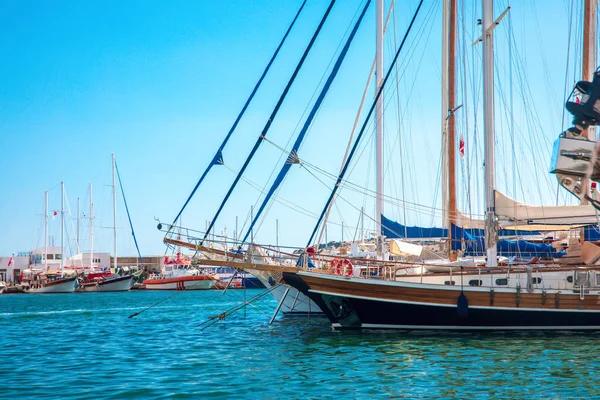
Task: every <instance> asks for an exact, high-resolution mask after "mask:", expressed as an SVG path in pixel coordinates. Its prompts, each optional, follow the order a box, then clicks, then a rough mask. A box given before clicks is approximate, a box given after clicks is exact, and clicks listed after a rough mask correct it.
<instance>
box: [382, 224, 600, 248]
mask: <svg viewBox="0 0 600 400" xmlns="http://www.w3.org/2000/svg"><path fill="white" fill-rule="evenodd" d="M381 224H382V225H383V226H382V228H381V233H382V235H384V236H386V237H388V238H390V239H405V238H406V239H433V238H445V237H448V229H446V228H423V227H420V226H406V227H405V226H404V225H402V224H400V223H398V222H396V221H393V220H391V219H388V218H386V217H385V216H383V215H382V216H381ZM405 228H406V236H405ZM539 234H540V233H539V232H530V231H518V230H510V229H500V230H499V231H498V235H499V236H523V235H539ZM595 234H596V235H597V237H598V238H599V239H600V231H598V230H596V233H595ZM484 235H485V232H484V230H483V229H478V228H470V229H464V228H461V227H460V226H457V225H454V224H452V250H464V251H465V253H464V255H465V256H482V255H485V242H484V238H483V236H484ZM590 235H591V234H590ZM587 237H588V236H586V238H587ZM589 240H591V239H589ZM463 243H464V245H465V246H464V247H465V248H464V249H463ZM497 246H498V247H497V248H498V255H502V256H514V255H518V256H520V257H535V256H537V257H560V256H562V255H563V254H564V253H563V252H560V253H557V252H556V250H555V249H554V248H553V247H552V246H551V245H549V244H538V243H531V242H528V241H526V240H517V241H514V240H499V241H498V245H497Z"/></svg>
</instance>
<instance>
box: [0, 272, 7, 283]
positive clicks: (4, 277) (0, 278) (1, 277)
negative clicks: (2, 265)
mask: <svg viewBox="0 0 600 400" xmlns="http://www.w3.org/2000/svg"><path fill="white" fill-rule="evenodd" d="M7 280H8V277H7V275H6V270H5V269H0V281H5V282H6V281H7Z"/></svg>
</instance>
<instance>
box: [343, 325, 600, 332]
mask: <svg viewBox="0 0 600 400" xmlns="http://www.w3.org/2000/svg"><path fill="white" fill-rule="evenodd" d="M331 326H332V327H333V328H334V329H341V328H343V327H342V325H341V324H339V323H334V324H331ZM360 328H362V329H406V330H415V329H419V330H428V331H440V330H444V331H449V330H453V331H583V330H586V331H588V330H593V331H597V330H600V325H594V326H587V325H583V326H573V325H564V326H459V325H387V324H362V325H361V326H360Z"/></svg>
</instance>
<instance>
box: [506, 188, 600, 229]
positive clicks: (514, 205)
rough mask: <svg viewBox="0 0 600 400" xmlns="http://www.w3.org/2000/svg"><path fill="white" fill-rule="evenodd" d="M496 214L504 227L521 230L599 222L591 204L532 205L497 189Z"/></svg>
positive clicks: (567, 227) (559, 227)
mask: <svg viewBox="0 0 600 400" xmlns="http://www.w3.org/2000/svg"><path fill="white" fill-rule="evenodd" d="M496 215H497V216H498V219H499V222H500V225H501V226H502V227H505V228H506V227H509V226H510V227H513V228H515V229H521V230H529V229H534V230H539V231H555V230H565V229H571V228H574V227H581V226H586V225H596V224H597V223H598V219H597V217H596V210H595V209H594V207H593V206H591V205H577V206H531V205H528V204H523V203H519V202H518V201H516V200H513V199H511V198H509V197H508V196H506V195H505V194H503V193H502V192H499V191H497V190H496Z"/></svg>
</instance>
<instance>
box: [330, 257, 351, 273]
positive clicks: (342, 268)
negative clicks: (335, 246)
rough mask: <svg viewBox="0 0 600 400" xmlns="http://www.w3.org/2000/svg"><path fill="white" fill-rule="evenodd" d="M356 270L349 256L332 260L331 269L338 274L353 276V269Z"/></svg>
mask: <svg viewBox="0 0 600 400" xmlns="http://www.w3.org/2000/svg"><path fill="white" fill-rule="evenodd" d="M353 270H354V266H353V265H352V262H350V260H348V259H347V258H344V259H339V258H334V259H333V260H331V271H332V272H333V273H334V274H337V275H345V276H352V271H353Z"/></svg>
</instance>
